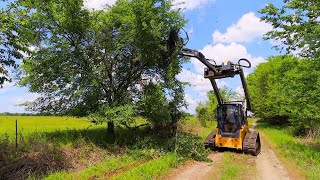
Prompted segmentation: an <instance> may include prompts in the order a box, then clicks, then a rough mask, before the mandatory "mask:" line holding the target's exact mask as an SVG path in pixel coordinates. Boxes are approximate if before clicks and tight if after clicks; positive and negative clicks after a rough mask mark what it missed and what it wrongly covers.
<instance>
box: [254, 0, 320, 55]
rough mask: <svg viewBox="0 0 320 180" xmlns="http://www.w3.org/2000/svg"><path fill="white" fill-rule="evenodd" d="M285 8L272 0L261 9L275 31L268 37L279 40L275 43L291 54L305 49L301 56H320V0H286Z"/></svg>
mask: <svg viewBox="0 0 320 180" xmlns="http://www.w3.org/2000/svg"><path fill="white" fill-rule="evenodd" d="M283 2H284V3H285V4H284V5H283V6H282V7H276V6H275V5H274V4H272V3H269V4H268V5H267V6H266V7H264V8H263V9H261V10H260V11H259V12H260V13H261V14H262V15H263V16H262V20H264V21H266V22H269V23H271V24H272V26H273V30H272V31H270V32H268V33H267V34H266V35H265V38H266V39H273V40H276V41H279V43H278V44H277V45H276V46H275V47H276V49H278V50H283V49H285V50H286V51H287V53H290V52H294V51H301V52H300V56H302V57H311V58H319V57H320V49H319V46H320V41H319V39H320V1H319V0H303V1H301V0H283Z"/></svg>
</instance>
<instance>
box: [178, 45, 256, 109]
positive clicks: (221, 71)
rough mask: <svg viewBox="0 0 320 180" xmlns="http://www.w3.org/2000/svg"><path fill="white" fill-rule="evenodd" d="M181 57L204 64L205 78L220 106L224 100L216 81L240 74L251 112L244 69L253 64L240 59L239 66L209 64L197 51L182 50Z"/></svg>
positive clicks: (229, 63)
mask: <svg viewBox="0 0 320 180" xmlns="http://www.w3.org/2000/svg"><path fill="white" fill-rule="evenodd" d="M180 55H183V56H187V57H194V58H197V59H198V60H199V61H200V62H202V64H204V65H205V66H206V67H207V68H205V70H204V77H205V78H208V79H209V80H210V82H211V85H212V87H213V90H214V93H215V95H216V98H217V100H218V104H219V105H221V104H223V103H224V100H223V99H222V96H221V94H220V92H219V88H218V86H217V83H216V81H215V79H222V78H227V77H234V76H235V75H237V74H239V75H240V79H241V83H242V87H243V90H244V94H245V98H246V105H247V110H251V101H250V97H249V92H248V87H247V83H246V79H245V76H244V73H243V69H242V67H247V68H250V67H251V63H250V62H249V61H248V60H247V59H240V60H239V61H238V64H234V63H232V62H230V61H228V62H227V64H223V63H222V65H213V64H211V63H210V62H209V59H207V58H205V56H204V55H203V54H202V53H201V52H199V51H197V50H193V49H188V48H182V50H181V52H180ZM241 61H246V62H247V63H248V66H243V65H240V62H241Z"/></svg>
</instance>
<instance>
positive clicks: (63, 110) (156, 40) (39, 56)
mask: <svg viewBox="0 0 320 180" xmlns="http://www.w3.org/2000/svg"><path fill="white" fill-rule="evenodd" d="M10 8H12V10H11V11H10V14H13V15H14V16H15V17H16V18H15V19H21V18H23V19H26V22H25V23H24V24H23V25H21V27H20V28H22V29H28V30H29V31H30V32H29V31H25V32H24V33H20V34H18V35H19V36H20V37H21V38H23V39H26V40H27V42H29V44H28V46H33V47H35V51H32V52H31V55H30V57H27V58H25V59H24V62H23V64H22V68H23V73H24V75H23V76H22V77H21V80H20V85H22V86H27V87H29V89H30V91H31V92H37V93H39V94H41V97H39V98H38V99H36V100H35V102H33V103H28V104H27V105H28V108H29V110H34V111H40V112H42V113H51V114H67V115H77V116H86V115H88V114H91V113H96V112H98V111H99V110H101V109H105V110H107V111H108V109H110V108H118V107H122V106H125V105H127V104H129V105H132V103H134V102H135V100H136V99H140V98H141V96H139V93H138V92H139V88H138V87H137V84H139V82H140V80H141V76H147V77H150V78H151V79H152V78H155V77H157V78H158V79H160V80H161V81H162V82H163V88H165V89H167V91H168V92H177V91H176V89H177V87H179V86H180V82H178V81H177V80H176V78H175V76H176V74H178V73H179V72H180V69H181V63H182V61H181V59H179V58H178V57H177V56H176V55H175V52H172V53H170V54H169V53H168V49H167V48H166V41H167V39H168V36H169V33H170V31H171V30H172V29H179V28H181V27H182V26H183V25H184V24H185V20H184V19H183V18H182V17H181V16H180V13H179V11H175V10H172V8H171V4H170V1H166V0H147V1H145V0H135V1H129V0H119V1H117V3H116V4H115V5H114V6H112V7H108V8H107V9H105V10H101V11H89V10H87V9H85V8H83V1H81V0H79V1H74V0H55V1H54V0H48V1H42V0H26V1H14V2H13V3H12V4H11V6H10ZM10 23H11V25H14V24H15V20H13V21H11V22H10ZM171 97H172V98H174V96H171ZM178 104H179V103H176V105H177V106H178ZM104 107H106V108H104ZM102 114H103V113H102ZM107 114H110V113H107ZM108 122H109V123H108V124H109V126H108V128H113V127H114V124H113V123H114V122H113V121H112V120H111V119H110V118H109V119H108ZM109 131H110V132H113V130H109Z"/></svg>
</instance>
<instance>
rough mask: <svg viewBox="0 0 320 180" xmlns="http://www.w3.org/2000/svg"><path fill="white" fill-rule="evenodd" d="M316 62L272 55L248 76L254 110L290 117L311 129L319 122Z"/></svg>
mask: <svg viewBox="0 0 320 180" xmlns="http://www.w3.org/2000/svg"><path fill="white" fill-rule="evenodd" d="M314 64H315V62H314V61H312V60H309V59H299V58H297V57H294V56H277V57H270V58H269V59H268V62H266V63H262V64H260V65H258V66H257V68H256V70H255V71H254V72H253V73H252V74H250V75H249V76H248V78H247V80H248V88H249V91H250V95H251V98H252V104H253V110H254V112H255V114H256V115H257V116H259V117H261V118H264V119H266V120H269V121H276V122H286V121H289V122H291V124H292V125H293V126H294V127H296V128H297V129H300V130H301V129H303V130H308V129H310V128H312V127H313V126H315V125H317V124H319V123H320V113H319V107H320V103H319V102H320V97H319V92H320V86H319V85H320V72H319V71H316V70H314Z"/></svg>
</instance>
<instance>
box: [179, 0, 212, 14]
mask: <svg viewBox="0 0 320 180" xmlns="http://www.w3.org/2000/svg"><path fill="white" fill-rule="evenodd" d="M214 1H215V0H174V1H173V4H174V5H175V8H181V9H185V10H186V11H188V10H192V9H195V8H197V7H201V6H203V5H205V4H208V3H210V2H214Z"/></svg>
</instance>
